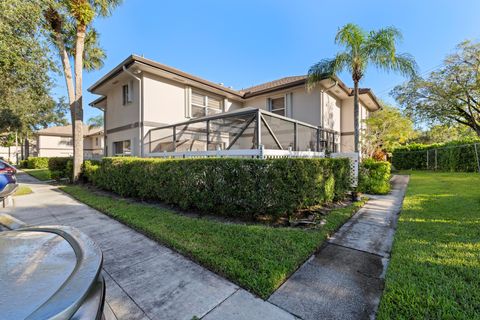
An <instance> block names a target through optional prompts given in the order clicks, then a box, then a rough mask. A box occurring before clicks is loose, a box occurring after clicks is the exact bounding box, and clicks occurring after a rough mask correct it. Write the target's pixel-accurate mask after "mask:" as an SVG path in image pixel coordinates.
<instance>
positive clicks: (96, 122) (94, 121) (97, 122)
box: [88, 114, 103, 128]
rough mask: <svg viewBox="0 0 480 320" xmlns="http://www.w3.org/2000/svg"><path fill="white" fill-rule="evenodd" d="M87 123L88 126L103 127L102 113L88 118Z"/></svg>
mask: <svg viewBox="0 0 480 320" xmlns="http://www.w3.org/2000/svg"><path fill="white" fill-rule="evenodd" d="M88 125H89V126H90V128H100V127H103V114H99V115H98V116H95V117H91V118H90V119H88Z"/></svg>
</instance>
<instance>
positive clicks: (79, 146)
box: [44, 0, 121, 181]
mask: <svg viewBox="0 0 480 320" xmlns="http://www.w3.org/2000/svg"><path fill="white" fill-rule="evenodd" d="M120 2H121V0H49V6H48V8H47V9H46V10H45V11H44V17H45V20H46V25H47V30H48V31H49V32H50V36H51V39H52V42H53V44H54V46H55V48H56V50H57V51H58V54H59V57H60V60H61V64H62V69H63V74H64V76H65V82H66V85H67V92H68V99H69V105H70V114H71V118H72V127H73V129H72V130H73V180H74V181H76V180H77V179H78V177H79V174H80V169H81V165H82V163H83V101H82V97H83V95H82V82H83V69H85V70H87V71H89V70H94V69H98V68H100V67H101V66H102V64H103V62H102V61H103V59H104V58H105V53H104V51H103V50H102V49H101V48H100V47H99V46H98V33H97V32H96V31H95V29H94V28H93V26H92V23H93V21H94V19H95V18H96V17H106V16H109V15H110V14H111V12H112V10H113V9H114V8H115V7H116V6H117V5H119V4H120ZM71 60H73V65H74V67H73V70H72V66H71V64H70V61H71ZM72 71H73V73H72Z"/></svg>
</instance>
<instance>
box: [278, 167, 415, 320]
mask: <svg viewBox="0 0 480 320" xmlns="http://www.w3.org/2000/svg"><path fill="white" fill-rule="evenodd" d="M408 180H409V179H408V176H394V177H393V179H392V182H393V190H392V192H391V194H389V195H385V196H373V197H372V198H373V199H371V200H369V201H368V202H367V204H366V205H365V206H364V207H363V208H362V209H361V210H359V211H358V212H357V213H356V214H355V216H353V218H352V219H350V221H348V222H347V223H346V224H344V225H343V226H342V227H341V228H340V230H339V231H338V232H337V233H335V235H334V236H333V237H332V238H331V239H329V240H328V241H327V244H326V245H325V246H324V247H323V249H322V250H321V251H320V252H319V253H318V254H316V255H314V256H313V257H312V258H310V259H309V261H307V262H306V263H305V264H304V265H303V266H302V267H301V268H300V269H299V270H298V271H297V272H295V273H294V274H293V275H292V276H291V277H290V278H289V279H288V280H287V281H286V282H285V283H284V284H283V285H282V286H281V287H280V288H279V289H278V290H277V291H276V292H275V293H274V294H273V295H272V296H271V297H270V298H269V299H268V301H270V302H272V303H273V304H275V305H277V306H280V307H281V308H283V309H285V310H287V311H289V312H291V313H292V314H295V315H296V316H298V317H300V318H302V319H304V320H310V319H312V320H313V319H369V318H370V319H371V318H374V317H375V312H376V310H377V307H378V303H379V301H380V297H381V294H382V291H383V284H384V273H385V271H386V265H387V263H388V260H389V257H390V256H389V255H390V251H391V247H392V242H393V235H394V233H395V227H396V223H397V220H398V213H399V212H400V210H401V206H402V202H403V198H404V196H405V191H406V187H407V184H408Z"/></svg>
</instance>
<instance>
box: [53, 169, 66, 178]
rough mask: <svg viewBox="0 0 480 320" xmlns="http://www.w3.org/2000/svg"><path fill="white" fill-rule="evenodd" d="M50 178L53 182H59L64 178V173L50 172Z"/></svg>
mask: <svg viewBox="0 0 480 320" xmlns="http://www.w3.org/2000/svg"><path fill="white" fill-rule="evenodd" d="M50 177H51V178H52V179H53V180H60V179H62V178H64V173H63V171H60V170H54V171H50Z"/></svg>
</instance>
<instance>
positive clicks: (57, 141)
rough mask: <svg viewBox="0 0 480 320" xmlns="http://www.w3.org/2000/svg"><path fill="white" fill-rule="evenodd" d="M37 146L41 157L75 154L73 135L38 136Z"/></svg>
mask: <svg viewBox="0 0 480 320" xmlns="http://www.w3.org/2000/svg"><path fill="white" fill-rule="evenodd" d="M37 148H38V156H39V157H70V156H73V139H72V138H71V137H59V136H42V135H41V136H38V138H37Z"/></svg>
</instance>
